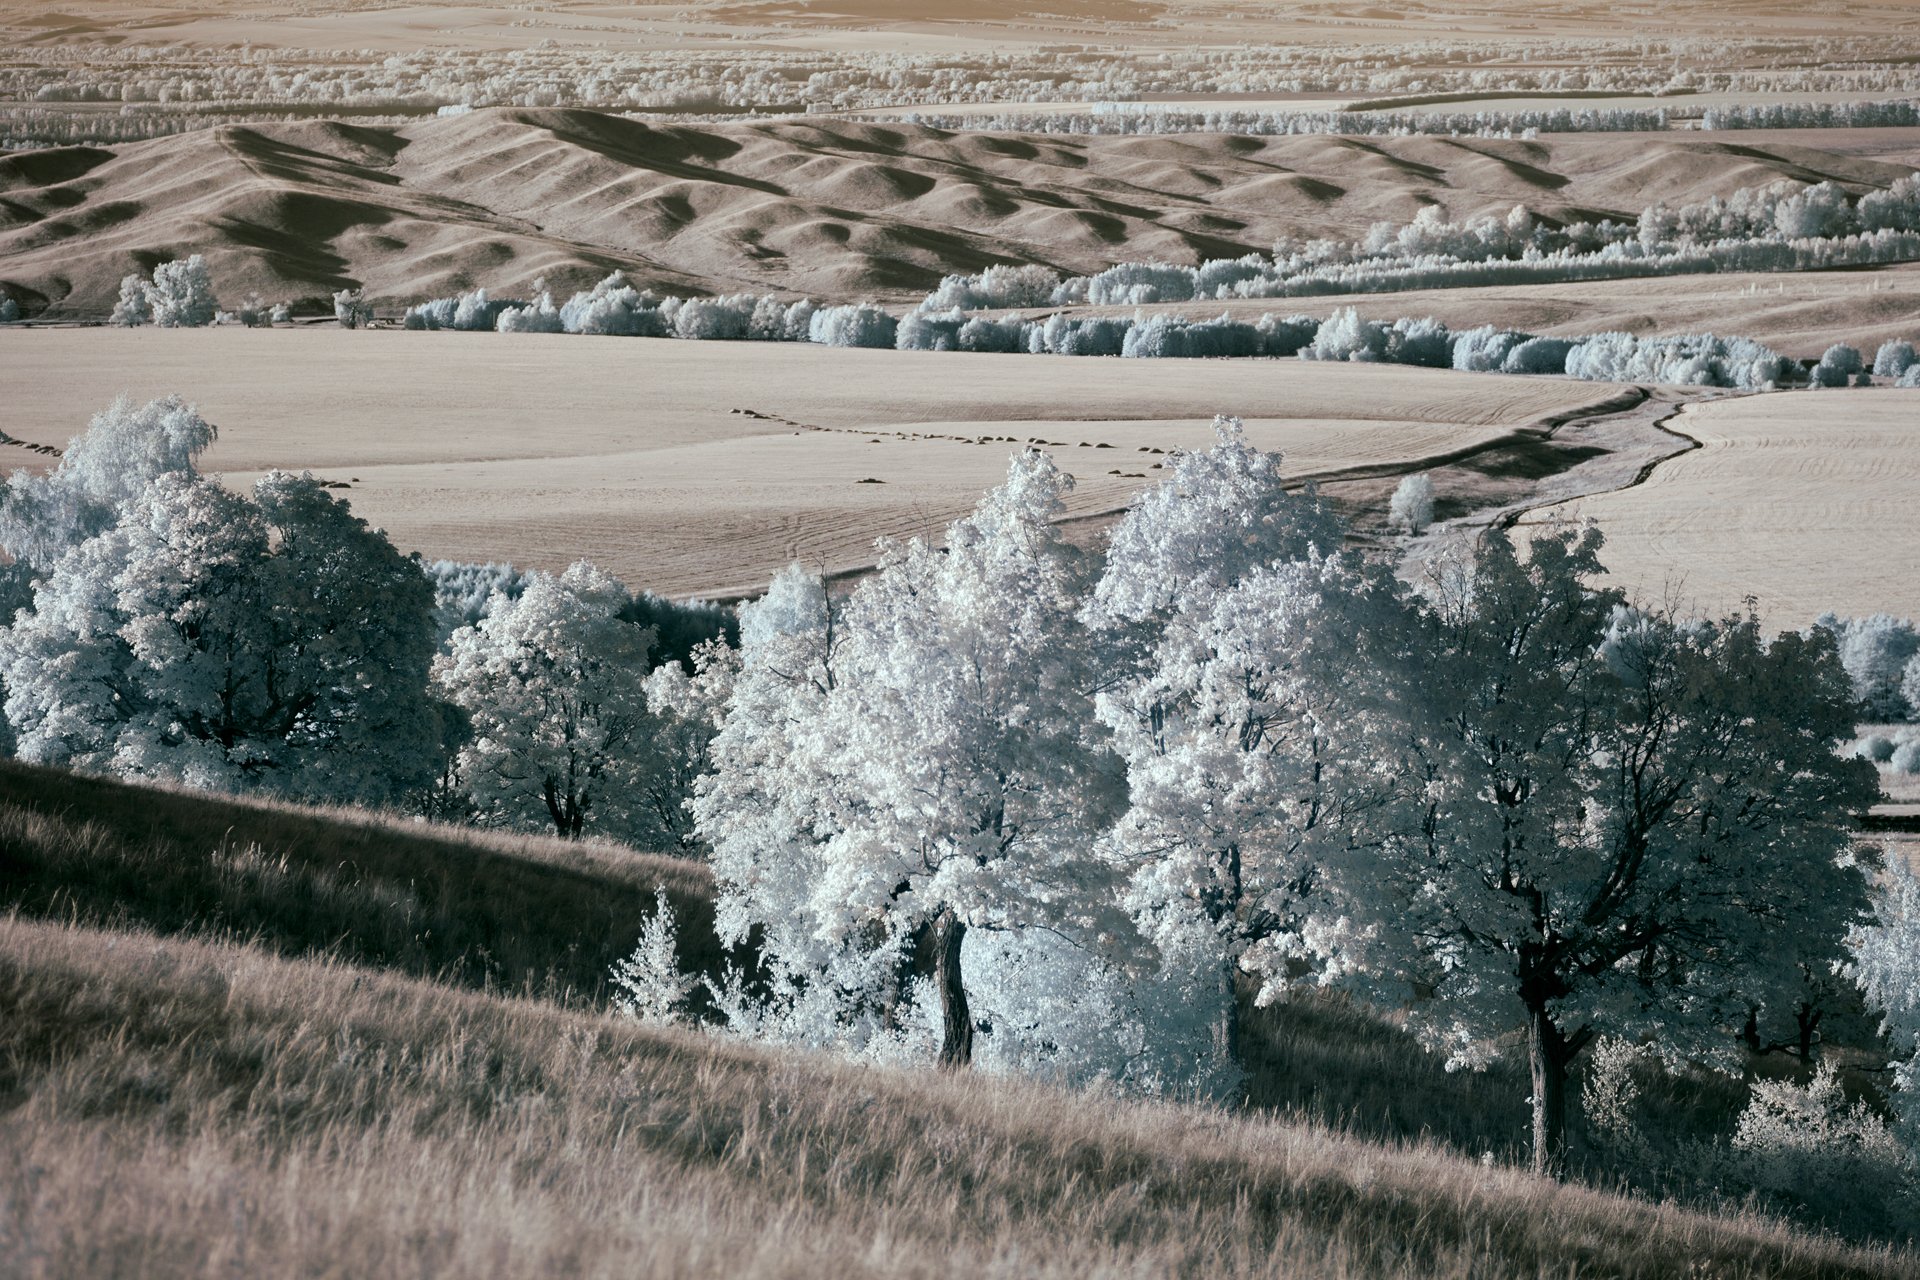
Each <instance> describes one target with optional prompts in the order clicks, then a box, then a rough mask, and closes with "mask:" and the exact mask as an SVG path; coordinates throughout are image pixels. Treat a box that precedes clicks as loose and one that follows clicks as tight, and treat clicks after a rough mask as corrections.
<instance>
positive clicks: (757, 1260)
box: [0, 918, 1912, 1280]
mask: <svg viewBox="0 0 1920 1280" xmlns="http://www.w3.org/2000/svg"><path fill="white" fill-rule="evenodd" d="M0 1099H4V1102H3V1103H0V1107H4V1110H3V1111H0V1204H5V1205H10V1206H16V1207H17V1209H18V1211H16V1212H14V1213H12V1214H10V1215H8V1216H7V1217H6V1218H4V1219H0V1223H3V1224H4V1229H5V1230H7V1231H8V1232H9V1233H10V1235H9V1238H8V1241H7V1247H6V1254H7V1256H10V1257H12V1258H14V1259H26V1260H28V1261H27V1267H26V1270H27V1271H28V1272H29V1273H40V1274H48V1275H81V1274H84V1275H89V1276H112V1275H122V1274H136V1273H137V1274H142V1275H176V1274H196V1275H197V1274H207V1273H209V1272H210V1271H218V1272H220V1273H223V1274H244V1275H247V1276H250V1277H279V1276H306V1275H320V1274H326V1275H398V1274H413V1275H422V1274H425V1275H436V1276H462V1275H489V1276H499V1275H569V1276H588V1277H594V1276H615V1275H634V1274H658V1275H677V1276H721V1275H724V1276H729V1277H732V1276H758V1275H774V1274H778V1275H825V1274H833V1275H835V1276H857V1275H885V1276H889V1277H897V1276H921V1275H939V1274H955V1273H967V1274H987V1275H992V1274H1019V1275H1065V1274H1090V1273H1109V1274H1112V1273H1127V1274H1148V1275H1160V1274H1184V1275H1196V1274H1207V1275H1223V1276H1241V1275H1248V1276H1252V1275H1282V1276H1298V1275H1315V1276H1396V1277H1398V1276H1406V1277H1415V1276H1418V1277H1455V1276H1459V1277H1465V1276H1474V1277H1506V1276H1513V1277H1520V1276H1526V1277H1534V1276H1541V1275H1549V1274H1550V1275H1556V1276H1569V1275H1572V1276H1583V1275H1595V1276H1597V1275H1607V1276H1645V1277H1667V1276H1672V1277H1690V1278H1697V1277H1703V1276H1712V1277H1717V1278H1727V1280H1731V1278H1734V1277H1761V1276H1769V1277H1773V1276H1779V1277H1851V1276H1860V1277H1893V1276H1897V1275H1909V1274H1912V1271H1911V1261H1912V1260H1911V1258H1908V1257H1904V1256H1900V1255H1894V1254H1890V1253H1885V1252H1872V1251H1861V1250H1853V1249H1848V1248H1846V1247H1844V1246H1842V1245H1840V1244H1838V1243H1834V1242H1830V1241H1822V1240H1815V1239H1812V1238H1809V1237H1806V1236H1801V1235H1796V1234H1794V1233H1792V1232H1790V1231H1788V1230H1787V1229H1786V1228H1784V1227H1781V1226H1779V1225H1777V1224H1773V1223H1769V1222H1766V1221H1764V1220H1760V1219H1748V1218H1738V1217H1710V1216H1705V1215H1699V1214H1692V1213H1687V1212H1683V1211H1680V1210H1675V1209H1669V1208H1662V1207H1656V1206H1651V1205H1647V1204H1643V1203H1638V1202H1634V1201H1628V1200H1623V1199H1619V1198H1615V1197H1611V1196H1607V1195H1604V1194H1601V1193H1598V1192H1595V1191H1591V1190H1585V1189H1581V1188H1577V1187H1564V1186H1556V1185H1552V1184H1549V1183H1545V1182H1542V1181H1539V1180H1535V1179H1532V1178H1529V1177H1526V1176H1524V1175H1521V1174H1519V1173H1516V1172H1510V1171H1507V1170H1503V1169H1497V1168H1483V1167H1481V1166H1480V1165H1479V1164H1478V1163H1477V1162H1472V1161H1465V1160H1461V1159H1458V1158H1455V1157H1452V1156H1449V1155H1446V1154H1444V1153H1441V1152H1438V1151H1435V1150H1432V1149H1428V1148H1420V1147H1416V1146H1404V1145H1386V1146H1383V1145H1377V1144H1369V1143H1366V1142H1363V1141H1361V1140H1358V1139H1355V1138H1351V1137H1346V1136H1342V1135H1338V1134H1334V1133H1331V1132H1329V1131H1327V1130H1326V1129H1324V1128H1321V1127H1318V1126H1313V1125H1301V1124H1288V1123H1282V1122H1276V1121H1273V1120H1268V1119H1263V1118H1258V1117H1255V1116H1248V1115H1244V1114H1242V1115H1227V1114H1223V1113H1220V1112H1216V1111H1210V1110H1206V1109H1200V1108H1193V1107H1185V1106H1177V1105H1168V1104H1143V1103H1131V1102H1119V1101H1115V1100H1112V1099H1101V1098H1095V1097H1086V1096H1079V1095H1066V1094H1061V1093H1059V1092H1056V1091H1052V1090H1048V1089H1045V1088H1042V1087H1039V1086H1036V1085H1023V1084H1017V1083H1010V1082H1007V1081H1000V1080H986V1079H979V1078H944V1077H940V1076H936V1075H931V1074H920V1073H911V1072H891V1071H880V1070H871V1069H866V1070H863V1069H859V1068H855V1067H850V1066H844V1065H838V1064H835V1063H833V1062H832V1061H830V1060H827V1059H822V1058H818V1057H812V1056H806V1055H798V1054H777V1053H771V1052H763V1051H757V1050H754V1049H750V1048H745V1047H740V1046H737V1045H732V1044H729V1043H726V1042H722V1041H716V1040H713V1039H710V1038H705V1037H701V1036H697V1035H693V1034H682V1035H675V1034H661V1033H652V1032H647V1031H643V1030H641V1029H638V1028H636V1027H633V1026H631V1025H628V1024H624V1023H621V1022H618V1021H615V1020H612V1019H610V1018H608V1017H606V1016H604V1015H601V1014H597V1013H592V1012H587V1011H580V1010H567V1009H562V1008H559V1007H556V1006H553V1005H551V1004H548V1003H544V1002H539V1001H531V1000H525V999H517V998H509V997H505V996H501V995H497V994H485V993H479V992H471V991H458V990H453V989H449V988H447V987H445V986H443V985H440V984H436V983H432V982H427V981H423V980H419V979H414V978H408V977H403V976H399V975H392V974H381V973H376V972H371V971H368V970H365V969H361V968H357V967H354V966H350V965H347V964H344V963H342V962H339V961H337V960H326V959H319V960H316V959H305V960H290V959H286V958H282V957H278V956H274V955H271V954H269V953H267V952H266V951H265V950H263V949H261V948H259V947H252V946H235V945H230V944H222V943H214V942H204V941H193V940H183V939H159V938H154V937H152V936H148V935H140V934H133V933H126V932H118V933H107V932H102V931H96V930H92V929H88V928H84V927H74V926H67V925H62V924H59V923H55V922H46V921H27V920H21V919H17V918H15V919H7V920H0ZM106 1170H111V1171H112V1176H111V1177H108V1176H104V1171H106Z"/></svg>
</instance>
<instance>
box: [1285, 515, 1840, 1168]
mask: <svg viewBox="0 0 1920 1280" xmlns="http://www.w3.org/2000/svg"><path fill="white" fill-rule="evenodd" d="M1599 547H1600V537H1599V535H1598V533H1597V532H1595V531H1592V530H1588V531H1586V532H1585V533H1577V532H1574V531H1571V530H1565V529H1561V530H1549V531H1547V532H1545V533H1543V534H1541V535H1539V536H1537V537H1536V538H1535V540H1534V542H1533V545H1532V550H1531V554H1530V555H1529V556H1528V557H1527V558H1525V559H1523V558H1521V556H1520V555H1519V554H1518V553H1517V552H1516V551H1515V550H1514V548H1513V547H1512V545H1511V544H1510V543H1509V542H1508V540H1507V539H1506V538H1505V537H1504V536H1503V535H1500V534H1497V533H1496V534H1490V535H1488V536H1487V537H1486V538H1485V539H1483V541H1482V543H1481V545H1480V548H1479V550H1478V552H1477V553H1476V556H1475V559H1474V561H1473V563H1472V565H1471V571H1470V572H1468V573H1465V574H1462V575H1458V576H1456V577H1455V578H1454V579H1452V580H1451V586H1450V587H1443V588H1437V589H1436V596H1437V600H1436V603H1435V604H1434V605H1433V607H1431V608H1430V609H1428V610H1426V611H1425V612H1424V614H1423V625H1422V626H1421V628H1420V630H1419V631H1418V632H1417V633H1415V634H1414V635H1412V636H1410V637H1408V642H1407V644H1406V645H1405V661H1406V662H1407V664H1408V665H1407V667H1406V668H1405V669H1404V672H1403V673H1402V674H1400V675H1398V676H1397V677H1395V679H1396V680H1397V682H1398V683H1399V684H1400V686H1401V687H1402V688H1403V689H1405V690H1406V691H1407V697H1406V698H1405V699H1403V700H1402V701H1401V702H1399V703H1397V704H1390V705H1388V706H1386V707H1384V708H1383V709H1382V710H1381V711H1379V712H1378V713H1377V714H1378V715H1380V716H1381V717H1382V718H1383V719H1384V720H1385V721H1386V722H1387V727H1386V728H1384V730H1383V731H1381V732H1379V733H1378V734H1377V735H1376V741H1380V742H1389V741H1392V740H1393V739H1394V738H1398V739H1399V740H1400V746H1399V749H1398V750H1397V751H1396V752H1394V753H1392V754H1391V755H1389V756H1387V757H1384V758H1382V759H1380V760H1379V761H1378V764H1377V767H1378V768H1379V769H1380V770H1381V771H1382V772H1383V774H1384V775H1385V776H1390V777H1393V778H1395V779H1397V780H1398V781H1399V784H1400V792H1401V794H1400V802H1399V803H1398V804H1397V805H1394V806H1386V807H1382V808H1381V809H1379V810H1376V811H1374V812H1373V814H1372V815H1371V817H1370V821H1369V822H1368V823H1367V824H1366V827H1367V829H1366V830H1365V831H1364V832H1363V833H1362V834H1363V835H1364V838H1360V839H1355V840H1352V841H1350V842H1347V843H1346V844H1344V845H1343V846H1342V849H1343V854H1342V856H1339V857H1332V858H1329V859H1327V860H1326V861H1325V862H1324V863H1323V870H1322V874H1321V878H1320V880H1319V882H1318V883H1317V885H1316V889H1315V900H1314V903H1313V907H1314V912H1315V917H1316V918H1315V919H1314V921H1313V922H1312V924H1311V925H1310V927H1309V928H1307V929H1306V930H1304V931H1303V936H1304V937H1305V938H1306V940H1307V942H1308V944H1309V948H1310V950H1312V951H1313V952H1315V953H1317V955H1318V958H1319V963H1320V965H1321V970H1320V974H1321V980H1322V981H1329V982H1348V981H1351V982H1354V983H1355V984H1356V985H1359V986H1360V987H1361V988H1362V989H1363V990H1368V991H1371V992H1372V994H1373V995H1374V997H1375V998H1380V999H1392V1000H1394V1001H1395V1002H1400V1001H1405V1000H1407V999H1409V997H1410V994H1411V993H1413V992H1419V993H1421V998H1419V999H1417V1000H1414V1001H1413V1004H1412V1008H1411V1015H1412V1016H1411V1021H1412V1025H1413V1026H1414V1027H1415V1029H1416V1030H1418V1031H1419V1032H1420V1033H1421V1034H1422V1035H1423V1037H1424V1038H1426V1039H1427V1041H1428V1042H1429V1043H1430V1044H1433V1045H1435V1046H1437V1047H1442V1048H1444V1049H1446V1050H1447V1051H1448V1053H1449V1059H1450V1061H1451V1062H1452V1063H1454V1064H1456V1065H1474V1064H1477V1063H1481V1062H1484V1061H1486V1060H1487V1059H1488V1058H1490V1057H1491V1056H1492V1055H1494V1054H1495V1053H1497V1052H1498V1051H1499V1049H1500V1048H1501V1047H1502V1043H1503V1040H1504V1038H1505V1037H1507V1036H1508V1035H1509V1034H1510V1033H1512V1032H1514V1031H1518V1030H1524V1031H1525V1033H1526V1043H1527V1046H1528V1057H1529V1061H1530V1066H1531V1072H1532V1080H1533V1090H1532V1092H1533V1101H1532V1105H1533V1146H1534V1165H1535V1168H1536V1169H1537V1170H1539V1171H1541V1172H1545V1173H1554V1174H1557V1173H1559V1172H1560V1171H1561V1170H1562V1169H1563V1166H1564V1159H1565V1132H1566V1128H1565V1125H1566V1117H1565V1110H1566V1081H1567V1075H1568V1070H1569V1067H1570V1066H1571V1065H1572V1063H1573V1062H1574V1060H1575V1059H1576V1058H1577V1057H1578V1056H1579V1054H1580V1053H1581V1051H1582V1050H1583V1049H1584V1048H1585V1047H1586V1046H1587V1045H1588V1044H1589V1043H1590V1042H1591V1041H1592V1040H1593V1039H1594V1038H1595V1037H1596V1036H1599V1035H1614V1036H1622V1037H1630V1038H1640V1037H1646V1038H1648V1040H1649V1041H1650V1047H1651V1048H1652V1049H1653V1050H1654V1051H1655V1052H1657V1053H1659V1054H1661V1055H1663V1056H1664V1057H1666V1058H1667V1059H1669V1060H1682V1059H1686V1060H1695V1061H1704V1062H1708V1063H1718V1064H1721V1065H1725V1064H1726V1059H1727V1054H1728V1053H1729V1052H1730V1051H1731V1048H1732V1046H1733V1044H1734V1040H1733V1038H1732V1036H1731V1034H1730V1031H1731V1029H1732V1028H1734V1027H1736V1026H1738V1025H1739V1023H1740V1021H1741V1020H1742V1018H1743V1016H1744V1014H1745V1011H1746V1009H1747V1007H1748V1002H1749V1000H1750V999H1751V998H1752V993H1754V992H1756V991H1758V992H1760V993H1762V995H1763V996H1764V995H1767V994H1771V993H1772V992H1773V991H1774V990H1776V989H1778V988H1781V987H1785V986H1786V985H1788V984H1789V983H1796V982H1797V981H1798V979H1799V977H1800V974H1801V969H1800V966H1801V964H1802V963H1804V962H1805V961H1806V960H1807V959H1808V958H1809V957H1810V956H1811V955H1812V953H1813V952H1815V951H1816V950H1819V949H1820V948H1822V947H1824V948H1825V949H1826V951H1827V954H1828V955H1829V956H1832V955H1833V954H1834V951H1835V948H1837V946H1838V944H1839V939H1840V938H1842V937H1843V936H1844V934H1845V932H1846V929H1847V927H1848V926H1849V925H1850V924H1853V923H1855V922H1857V920H1858V917H1859V915H1860V913H1861V910H1862V907H1863V904H1864V894H1865V883H1864V879H1863V876H1862V874H1861V871H1860V868H1859V866H1858V865H1857V863H1856V861H1855V858H1854V851H1853V846H1852V841H1853V833H1852V830H1851V826H1852V821H1853V819H1852V815H1853V814H1854V813H1856V812H1859V811H1860V810H1862V809H1864V808H1865V807H1866V806H1867V805H1868V804H1869V803H1871V801H1872V798H1873V796H1874V795H1875V794H1876V791H1877V788H1876V785H1875V781H1874V777H1873V771H1872V768H1871V766H1869V765H1867V764H1865V763H1864V762H1862V761H1859V760H1849V759H1843V758H1842V757H1841V756H1840V755H1839V754H1838V752H1837V751H1836V749H1835V748H1836V744H1837V743H1838V742H1839V741H1841V740H1842V739H1845V738H1848V737H1850V736H1851V732H1852V712H1853V706H1854V703H1853V697H1852V692H1851V690H1850V688H1849V687H1848V684H1847V680H1846V675H1845V673H1844V672H1843V671H1842V670H1841V668H1840V664H1839V661H1838V658H1837V655H1836V654H1835V652H1834V650H1833V646H1832V642H1831V640H1830V639H1828V638H1826V637H1825V635H1824V633H1816V634H1815V635H1813V636H1811V637H1809V636H1803V635H1799V634H1795V633H1788V634H1785V635H1782V636H1780V637H1778V638H1776V639H1774V640H1772V641H1771V642H1769V641H1768V640H1767V639H1766V638H1765V636H1764V635H1763V633H1762V632H1761V630H1760V627H1759V625H1758V623H1757V622H1756V621H1755V620H1753V619H1752V618H1729V619H1726V620H1723V621H1720V622H1716V623H1710V624H1689V623H1685V622H1682V621H1679V620H1676V619H1674V618H1672V617H1669V616H1666V615H1650V614H1643V613H1637V612H1634V611H1631V610H1626V609H1624V608H1622V607H1620V602H1619V599H1618V597H1617V596H1616V595H1615V594H1614V593H1612V592H1608V591H1602V590H1595V589H1592V588H1590V587H1589V586H1588V585H1587V583H1588V580H1589V579H1591V578H1592V577H1593V576H1594V575H1596V574H1598V573H1599V572H1601V566H1600V562H1599V559H1598V552H1599ZM1783 938H1791V939H1794V940H1795V941H1796V945H1793V946H1783V945H1782V939H1783ZM1269 981H1270V983H1273V984H1284V983H1286V982H1287V981H1288V977H1287V975H1286V973H1285V972H1284V971H1281V970H1279V969H1277V968H1276V969H1275V970H1272V971H1270V973H1269Z"/></svg>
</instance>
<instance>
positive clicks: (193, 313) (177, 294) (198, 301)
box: [147, 253, 220, 329]
mask: <svg viewBox="0 0 1920 1280" xmlns="http://www.w3.org/2000/svg"><path fill="white" fill-rule="evenodd" d="M147 305H148V307H149V308H150V309H151V311H152V313H153V323H155V324H157V325H159V326H160V327H161V328H163V329H198V328H201V327H202V326H205V325H210V324H212V323H213V320H214V317H215V316H217V315H218V314H219V313H220V300H219V299H218V298H216V297H214V295H213V277H212V275H211V273H209V272H208V270H207V260H206V259H205V258H202V257H201V256H200V255H199V254H197V253H196V254H194V255H193V256H192V257H191V258H187V259H186V260H184V261H180V262H163V263H161V264H160V265H159V266H157V267H155V268H154V269H153V283H152V284H150V285H149V286H147Z"/></svg>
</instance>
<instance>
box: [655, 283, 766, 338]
mask: <svg viewBox="0 0 1920 1280" xmlns="http://www.w3.org/2000/svg"><path fill="white" fill-rule="evenodd" d="M754 301H755V300H754V298H753V297H752V295H750V294H744V293H741V294H734V295H733V296H731V297H725V298H669V299H667V301H666V304H665V305H663V306H662V307H661V309H660V310H661V314H662V315H663V316H666V317H667V318H668V319H669V320H670V321H671V322H672V324H673V336H674V337H676V338H686V339H689V340H692V341H701V342H730V341H739V340H742V339H745V338H746V337H747V336H748V335H749V334H750V333H751V332H752V329H753V307H754Z"/></svg>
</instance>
